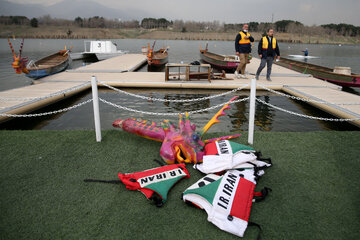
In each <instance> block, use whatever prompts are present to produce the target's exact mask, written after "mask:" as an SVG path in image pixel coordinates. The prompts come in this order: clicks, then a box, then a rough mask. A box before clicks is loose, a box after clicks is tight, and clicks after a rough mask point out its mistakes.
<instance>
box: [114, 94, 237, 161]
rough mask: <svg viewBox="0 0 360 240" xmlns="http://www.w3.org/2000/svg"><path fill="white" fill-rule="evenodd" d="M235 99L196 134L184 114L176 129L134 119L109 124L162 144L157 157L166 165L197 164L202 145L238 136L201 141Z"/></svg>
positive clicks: (200, 158)
mask: <svg viewBox="0 0 360 240" xmlns="http://www.w3.org/2000/svg"><path fill="white" fill-rule="evenodd" d="M236 98H237V97H234V98H232V99H231V100H230V101H229V102H228V103H227V104H225V105H224V106H223V107H222V108H221V109H220V110H219V112H217V113H216V114H215V115H214V116H213V118H212V119H211V120H210V121H209V122H208V123H207V124H206V125H205V126H204V128H203V129H202V130H201V131H200V132H196V126H195V124H191V123H190V119H189V114H188V113H186V114H185V119H184V116H183V115H181V114H180V116H179V127H178V129H176V127H175V126H174V125H173V124H172V123H170V121H169V120H164V121H163V122H162V125H161V126H158V125H157V124H156V123H154V122H148V121H139V120H136V119H126V120H123V119H118V120H115V121H114V122H113V126H114V127H117V128H122V129H123V130H124V131H126V132H130V133H134V134H136V135H139V136H142V137H144V138H147V139H151V140H155V141H159V142H162V146H161V149H160V156H161V157H162V159H163V160H164V161H165V162H167V163H169V164H173V163H175V162H179V163H183V162H185V163H198V162H202V159H203V156H204V154H205V144H206V143H210V142H213V141H217V140H223V139H231V138H235V137H239V136H240V135H232V136H225V137H220V138H214V139H208V140H204V141H202V137H203V135H204V134H205V133H206V132H207V131H208V130H209V129H210V127H211V126H212V125H213V124H215V123H219V122H220V121H219V120H218V117H219V116H223V115H226V114H225V112H224V110H226V109H229V108H230V107H229V104H230V103H231V102H232V101H234V100H235V99H236Z"/></svg>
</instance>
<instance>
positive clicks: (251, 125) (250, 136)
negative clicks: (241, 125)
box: [248, 78, 256, 145]
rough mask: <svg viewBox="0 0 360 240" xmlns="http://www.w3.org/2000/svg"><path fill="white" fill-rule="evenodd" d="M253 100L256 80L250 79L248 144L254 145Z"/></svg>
mask: <svg viewBox="0 0 360 240" xmlns="http://www.w3.org/2000/svg"><path fill="white" fill-rule="evenodd" d="M255 98H256V79H255V78H253V79H251V89H250V112H249V130H248V143H249V144H251V145H252V144H253V143H254V121H255Z"/></svg>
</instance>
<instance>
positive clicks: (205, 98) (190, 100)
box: [99, 82, 249, 103]
mask: <svg viewBox="0 0 360 240" xmlns="http://www.w3.org/2000/svg"><path fill="white" fill-rule="evenodd" d="M99 83H100V84H102V85H103V86H105V87H107V88H110V89H112V90H114V91H116V92H118V93H123V94H126V95H129V96H132V97H137V98H141V99H144V100H148V101H154V102H156V101H157V102H177V103H185V102H198V101H204V100H208V99H213V98H217V97H221V96H224V95H228V94H231V93H234V92H236V91H240V90H242V89H244V88H246V87H247V86H249V85H248V84H246V85H245V86H242V87H238V88H235V89H233V90H231V91H228V92H224V93H220V94H217V95H212V96H209V97H202V98H193V99H179V100H176V99H175V100H170V99H161V98H153V97H145V96H141V95H137V94H134V93H129V92H126V91H123V90H120V89H117V88H115V87H112V86H110V85H108V84H106V83H104V82H99Z"/></svg>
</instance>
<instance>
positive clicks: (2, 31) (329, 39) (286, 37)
mask: <svg viewBox="0 0 360 240" xmlns="http://www.w3.org/2000/svg"><path fill="white" fill-rule="evenodd" d="M69 30H71V34H68V31H69ZM236 34H237V32H178V31H171V30H155V29H150V30H148V29H109V28H80V27H75V26H70V27H68V26H40V27H38V28H32V27H28V26H14V25H1V24H0V38H7V37H9V36H12V35H15V36H16V37H24V38H43V39H62V38H71V39H122V38H130V39H164V40H201V41H204V40H205V41H210V40H215V41H234V39H235V36H236ZM252 35H253V36H254V38H255V39H256V40H259V39H260V38H261V33H252ZM276 37H277V39H278V40H279V41H280V42H292V43H315V44H317V43H318V44H360V37H357V38H356V37H344V36H324V35H303V34H290V33H276Z"/></svg>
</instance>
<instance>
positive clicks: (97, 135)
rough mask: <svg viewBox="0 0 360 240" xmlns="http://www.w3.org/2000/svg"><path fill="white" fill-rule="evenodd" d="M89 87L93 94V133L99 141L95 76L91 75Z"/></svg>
mask: <svg viewBox="0 0 360 240" xmlns="http://www.w3.org/2000/svg"><path fill="white" fill-rule="evenodd" d="M91 88H92V96H93V107H94V121H95V133H96V141H97V142H101V125H100V112H99V95H98V87H97V80H96V77H95V76H92V77H91Z"/></svg>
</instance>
